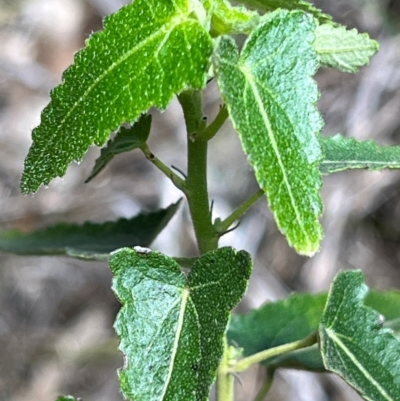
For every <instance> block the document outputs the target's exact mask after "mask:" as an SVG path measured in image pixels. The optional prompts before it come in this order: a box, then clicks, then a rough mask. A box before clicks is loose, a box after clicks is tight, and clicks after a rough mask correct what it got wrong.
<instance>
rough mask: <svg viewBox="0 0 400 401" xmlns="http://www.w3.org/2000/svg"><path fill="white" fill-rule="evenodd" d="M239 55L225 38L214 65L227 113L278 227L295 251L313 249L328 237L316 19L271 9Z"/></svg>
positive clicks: (310, 250) (302, 251) (301, 14)
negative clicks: (323, 222)
mask: <svg viewBox="0 0 400 401" xmlns="http://www.w3.org/2000/svg"><path fill="white" fill-rule="evenodd" d="M264 18H265V19H264V21H263V22H262V23H261V24H260V25H259V26H258V27H257V28H256V29H255V30H254V31H253V32H252V33H251V35H250V36H249V38H248V40H247V42H246V43H245V45H244V47H243V50H242V53H241V55H240V56H239V54H238V50H237V47H236V45H235V43H234V41H233V40H232V39H231V38H227V37H223V38H221V41H220V44H219V47H218V49H217V50H216V52H217V55H216V57H215V71H216V74H217V78H218V83H219V86H220V90H221V93H222V96H223V98H224V100H225V102H226V104H227V107H228V110H229V114H230V117H231V119H232V122H233V124H234V127H235V129H236V130H237V132H238V133H239V137H240V140H241V142H242V146H243V148H244V151H245V153H246V154H247V156H248V159H249V162H250V164H251V165H252V166H253V168H254V170H255V175H256V178H257V181H258V183H259V184H260V187H261V188H262V189H263V190H264V191H265V193H266V195H267V198H268V202H269V205H270V207H271V210H272V211H273V213H274V216H275V219H276V221H277V224H278V227H279V229H280V230H281V232H282V233H283V234H284V235H286V237H287V239H288V242H289V244H290V245H291V246H293V247H294V248H295V249H296V251H297V252H299V253H301V254H304V255H309V256H311V255H313V254H314V253H315V252H316V251H318V249H319V243H320V240H321V238H322V236H323V232H322V227H321V225H320V223H319V216H320V215H321V213H322V202H321V198H320V193H319V191H320V188H321V185H322V182H321V177H320V173H319V170H318V166H317V164H319V163H320V159H321V158H322V152H321V148H320V144H319V141H318V139H317V134H318V133H319V131H320V130H321V129H322V126H323V122H322V119H321V116H320V114H319V112H318V110H317V108H316V106H315V102H316V101H317V99H318V88H317V86H316V83H315V82H314V81H313V79H312V78H311V75H313V74H314V73H315V72H316V70H317V67H318V61H317V55H316V53H315V51H314V49H313V46H312V42H313V40H314V30H315V22H314V19H313V18H312V17H310V16H308V15H307V14H304V13H302V12H298V11H296V12H289V11H286V10H279V11H276V12H274V13H270V14H268V15H267V16H266V17H264Z"/></svg>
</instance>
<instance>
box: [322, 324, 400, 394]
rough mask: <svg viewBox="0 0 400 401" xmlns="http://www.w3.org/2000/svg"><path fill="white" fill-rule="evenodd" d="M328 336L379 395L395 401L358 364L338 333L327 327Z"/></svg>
mask: <svg viewBox="0 0 400 401" xmlns="http://www.w3.org/2000/svg"><path fill="white" fill-rule="evenodd" d="M325 333H326V335H327V336H328V337H329V338H330V339H331V341H332V342H333V343H335V344H336V345H338V346H339V347H340V348H341V349H342V350H343V352H344V353H345V354H346V355H347V356H348V357H349V359H350V360H351V361H352V362H353V363H354V365H355V367H356V368H358V370H359V371H360V372H361V373H362V374H363V375H364V376H365V377H366V378H367V380H369V381H370V382H371V383H372V384H373V385H374V386H375V388H376V389H377V390H378V391H379V393H380V394H381V395H382V396H383V397H384V398H385V399H386V400H387V401H395V400H394V399H393V398H392V397H391V396H390V395H389V394H388V393H387V392H386V391H385V389H383V388H382V387H381V385H380V384H379V383H378V382H377V381H376V380H375V379H374V378H373V377H372V376H371V375H370V374H369V372H368V371H367V370H366V369H365V368H364V366H363V365H362V364H361V363H359V362H358V360H357V358H356V357H355V356H354V355H353V353H352V352H351V351H350V350H349V349H348V348H347V347H346V345H345V344H343V342H342V341H341V340H340V338H339V335H336V332H335V331H334V330H332V329H331V328H327V327H325Z"/></svg>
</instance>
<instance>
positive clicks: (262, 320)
mask: <svg viewBox="0 0 400 401" xmlns="http://www.w3.org/2000/svg"><path fill="white" fill-rule="evenodd" d="M326 300H327V294H317V295H310V294H293V295H291V296H289V297H288V298H286V299H285V300H283V301H277V302H273V303H271V302H269V303H266V304H265V305H263V306H262V307H261V308H259V309H256V310H253V311H251V312H249V313H247V314H245V315H233V316H232V319H231V321H230V324H229V330H228V338H229V340H230V341H233V342H234V343H235V344H238V346H240V347H241V348H243V354H244V355H245V356H250V355H252V354H255V353H257V352H261V351H264V350H266V349H269V348H273V347H276V346H279V345H283V344H287V343H290V342H293V341H298V340H301V339H303V338H305V337H307V336H309V335H310V334H312V333H313V332H315V331H317V330H318V326H319V323H320V321H321V319H322V315H323V311H324V307H325V304H326ZM365 304H366V305H367V306H370V307H371V308H374V309H375V310H376V311H378V312H379V313H380V314H382V315H383V316H384V317H385V323H384V325H385V326H387V327H391V328H394V329H395V328H397V327H398V321H399V319H400V291H389V292H383V291H371V292H370V293H369V294H368V296H367V298H366V300H365ZM264 364H265V365H267V366H275V367H277V366H281V367H282V366H284V367H293V368H299V369H306V370H313V371H320V370H324V364H323V362H322V358H321V354H320V352H319V349H318V347H317V346H312V347H309V348H306V349H302V350H299V351H295V352H290V353H288V354H284V355H281V356H279V357H275V358H272V359H270V360H267V361H265V363H264Z"/></svg>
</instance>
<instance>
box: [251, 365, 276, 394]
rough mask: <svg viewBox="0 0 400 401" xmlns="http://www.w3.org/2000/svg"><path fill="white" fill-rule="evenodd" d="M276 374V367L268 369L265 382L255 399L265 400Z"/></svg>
mask: <svg viewBox="0 0 400 401" xmlns="http://www.w3.org/2000/svg"><path fill="white" fill-rule="evenodd" d="M274 374H275V369H267V372H266V375H267V377H266V378H265V380H264V383H263V385H262V387H261V388H260V391H259V392H258V394H257V396H256V398H255V399H254V401H264V398H265V397H266V396H267V394H268V392H269V390H271V387H272V383H273V382H274Z"/></svg>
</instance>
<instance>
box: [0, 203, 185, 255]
mask: <svg viewBox="0 0 400 401" xmlns="http://www.w3.org/2000/svg"><path fill="white" fill-rule="evenodd" d="M178 207H179V202H178V203H175V204H173V205H171V206H169V207H168V208H166V209H162V210H159V211H156V212H152V213H147V214H145V213H143V214H139V215H137V216H135V217H133V218H131V219H120V220H117V221H109V222H106V223H100V224H96V223H90V222H86V223H84V224H83V225H78V224H66V223H60V224H57V225H55V226H52V227H48V228H44V229H42V230H38V231H33V232H31V233H23V232H20V231H17V230H12V231H3V232H1V231H0V251H3V252H12V253H14V254H17V255H69V256H74V257H77V258H84V259H100V258H103V255H105V254H109V253H110V252H112V251H115V250H116V249H118V248H121V247H125V246H137V245H138V246H149V245H150V244H151V243H152V242H153V240H154V239H155V237H156V236H157V235H158V234H159V233H160V232H161V231H162V230H163V229H164V227H165V226H166V225H167V224H168V222H169V221H170V220H171V218H172V217H173V216H174V215H175V213H176V211H177V210H178Z"/></svg>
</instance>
